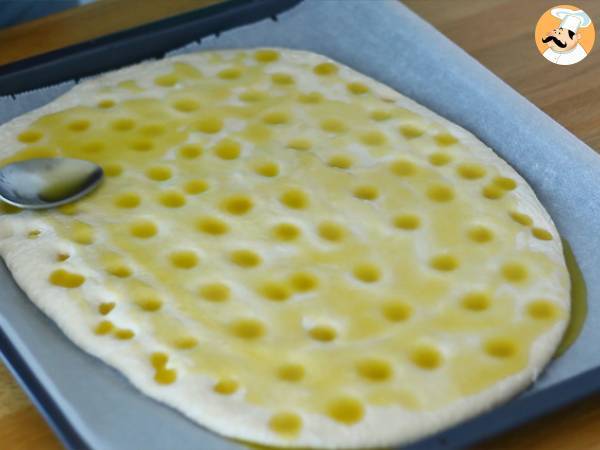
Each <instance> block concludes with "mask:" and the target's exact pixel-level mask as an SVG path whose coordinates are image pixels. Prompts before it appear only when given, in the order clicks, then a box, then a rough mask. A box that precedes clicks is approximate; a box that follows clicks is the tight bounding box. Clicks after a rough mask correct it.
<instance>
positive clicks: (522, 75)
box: [0, 0, 600, 450]
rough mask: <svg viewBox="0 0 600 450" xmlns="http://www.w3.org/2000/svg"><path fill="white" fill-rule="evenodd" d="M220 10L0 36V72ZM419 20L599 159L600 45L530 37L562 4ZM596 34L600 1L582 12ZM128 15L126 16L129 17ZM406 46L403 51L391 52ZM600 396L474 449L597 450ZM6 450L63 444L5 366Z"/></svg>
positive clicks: (148, 11)
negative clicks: (573, 51) (549, 50)
mask: <svg viewBox="0 0 600 450" xmlns="http://www.w3.org/2000/svg"><path fill="white" fill-rule="evenodd" d="M213 1H214V0H101V1H100V2H98V3H96V4H91V5H88V6H85V7H81V8H77V9H73V10H69V11H66V12H64V13H61V14H58V15H56V16H53V17H49V18H45V19H40V20H37V21H35V22H31V23H29V24H25V25H21V26H18V27H15V28H12V29H7V30H3V31H2V30H0V43H1V45H0V64H2V63H3V62H4V63H5V62H8V61H13V60H16V59H20V58H23V57H26V56H28V55H34V54H39V53H40V52H44V51H48V50H51V49H56V48H60V47H62V46H65V45H68V44H73V43H76V42H82V41H84V40H86V39H90V38H93V37H96V36H101V35H103V34H105V33H109V32H111V31H115V30H120V29H124V28H126V27H131V26H134V25H136V24H142V23H146V22H148V21H151V20H155V19H158V18H161V17H166V16H169V15H174V14H176V13H178V12H182V11H189V10H190V9H193V8H195V7H199V6H202V5H204V4H207V3H211V2H213ZM404 2H405V3H406V4H407V5H408V6H409V7H410V8H412V9H413V10H414V11H415V12H417V13H418V14H420V15H421V16H423V17H424V18H425V19H426V20H428V21H429V22H431V23H432V24H433V25H435V26H436V27H437V28H438V29H439V30H441V31H442V32H443V33H444V34H446V35H447V36H448V37H449V38H450V39H452V40H453V41H454V42H456V43H457V44H458V45H459V46H461V47H462V48H464V49H465V50H466V51H467V52H468V53H470V54H471V55H472V56H474V57H475V58H476V59H478V60H479V61H480V62H481V63H482V64H484V65H485V66H487V67H488V68H489V69H490V70H492V72H494V73H496V74H497V75H498V76H499V77H500V78H502V79H503V80H505V81H506V82H507V83H508V84H510V85H511V86H512V87H513V88H515V89H516V90H517V91H519V92H520V93H521V94H523V95H524V96H526V97H527V98H529V99H530V100H531V101H532V102H533V103H534V104H536V105H537V106H538V107H540V108H541V109H543V110H544V111H545V112H547V113H548V114H549V115H551V116H552V117H553V118H554V119H556V120H557V121H558V122H560V123H561V124H563V125H564V126H565V127H566V128H568V129H569V130H571V131H572V132H573V133H574V134H575V135H577V136H578V137H579V138H580V139H582V140H583V141H585V142H587V143H588V144H589V145H590V146H591V147H593V148H594V149H595V150H596V151H598V149H599V148H600V42H597V43H596V47H597V48H595V49H594V50H593V51H592V52H591V53H590V55H589V56H588V57H587V58H586V59H585V60H584V61H582V62H581V63H578V64H576V65H574V66H556V65H553V64H551V63H549V62H548V61H546V60H545V59H544V58H542V57H541V56H540V55H539V53H538V52H537V50H536V48H535V45H534V42H533V29H534V26H535V23H536V22H537V20H538V18H539V16H540V15H541V14H542V13H543V12H544V11H545V10H546V9H548V8H550V7H551V6H555V5H556V4H558V3H559V2H547V1H545V0H528V1H523V0H452V1H449V0H405V1H404ZM580 4H581V6H582V7H584V9H585V10H586V11H587V12H588V14H589V15H590V16H591V17H592V19H596V25H598V26H600V1H586V2H580ZM124 9H125V12H124ZM390 45H402V43H390ZM599 424H600V394H597V395H594V396H591V397H589V398H587V399H585V400H583V401H580V402H578V403H577V404H576V405H573V406H570V407H567V408H565V409H563V410H561V411H558V412H556V413H553V414H551V415H549V416H546V417H543V418H541V419H538V420H536V421H534V422H532V423H529V424H527V425H525V426H523V427H521V428H519V429H516V430H513V431H510V432H508V433H506V434H505V435H502V436H499V437H496V438H494V439H491V440H490V441H488V442H485V443H482V444H480V445H479V446H477V449H478V450H517V449H519V450H520V449H528V450H542V449H543V450H555V449H556V450H558V449H561V450H562V449H578V450H600V427H599V426H598V425H599ZM0 447H1V448H3V449H8V450H30V449H40V450H55V449H60V448H61V447H60V444H59V443H58V441H57V440H56V438H55V437H54V435H53V434H52V432H51V431H50V429H49V428H48V426H47V425H46V424H45V423H44V421H43V419H42V418H41V417H40V415H39V414H38V413H37V411H36V410H35V409H34V408H33V406H32V405H31V403H30V402H29V401H28V400H27V398H26V397H25V395H24V394H23V393H22V392H21V390H20V389H19V388H18V387H17V385H16V384H15V382H14V381H13V380H12V378H11V376H10V375H9V374H8V372H7V371H6V370H5V369H4V368H3V367H1V365H0Z"/></svg>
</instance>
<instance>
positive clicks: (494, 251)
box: [0, 49, 570, 448]
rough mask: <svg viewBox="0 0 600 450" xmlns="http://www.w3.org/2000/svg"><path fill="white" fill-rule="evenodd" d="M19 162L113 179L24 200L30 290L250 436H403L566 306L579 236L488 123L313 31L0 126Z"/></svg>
mask: <svg viewBox="0 0 600 450" xmlns="http://www.w3.org/2000/svg"><path fill="white" fill-rule="evenodd" d="M0 143H1V144H2V146H1V150H0V151H1V153H0V156H1V157H2V158H3V161H2V162H3V164H4V163H8V162H10V161H15V160H19V159H27V158H32V157H54V156H67V157H77V158H83V159H88V160H91V161H94V162H97V163H98V164H100V165H102V167H103V168H104V170H105V174H106V180H105V182H104V183H103V184H102V186H101V187H100V188H99V189H98V190H97V191H96V192H94V193H93V194H92V195H90V196H88V197H86V198H84V199H82V200H80V201H79V202H77V203H76V204H73V205H68V206H66V207H63V208H60V209H59V210H54V211H47V212H29V211H18V210H14V209H12V208H9V207H6V206H4V207H3V214H2V215H1V216H0V230H1V233H0V236H2V239H1V240H0V251H1V253H2V256H3V258H4V259H5V261H6V263H7V265H8V267H9V268H10V270H11V272H12V274H13V276H14V277H15V279H16V281H17V282H18V283H19V285H20V286H21V287H22V288H23V289H24V291H25V292H26V293H27V294H28V295H29V297H30V298H31V299H32V300H33V301H34V302H35V303H36V305H38V306H39V307H40V308H41V309H42V310H43V311H44V312H45V313H46V314H47V315H49V316H50V317H51V318H52V319H53V320H55V321H56V323H57V324H58V325H59V326H60V327H61V329H62V330H63V331H64V332H65V333H66V334H67V335H68V336H69V337H70V338H71V339H72V340H73V341H74V342H75V343H76V344H78V345H79V346H80V347H82V348H83V349H84V350H86V351H87V352H89V353H91V354H93V355H95V356H97V357H99V358H101V359H102V360H104V361H105V362H107V363H108V364H110V365H112V366H114V367H116V368H118V369H119V370H120V371H121V372H122V373H123V374H125V375H126V376H127V377H128V378H129V380H130V381H131V382H132V383H133V384H134V385H135V386H136V387H137V388H138V389H139V390H140V391H142V392H144V393H145V394H147V395H149V396H151V397H153V398H155V399H157V400H159V401H162V402H164V403H166V404H168V405H170V406H172V407H174V408H176V409H178V410H179V411H181V412H182V413H183V414H185V415H186V416H188V417H190V418H191V419H193V420H195V421H197V422H198V423H199V424H202V425H205V426H207V427H208V428H210V429H212V430H214V431H216V432H218V433H220V434H222V435H225V436H229V437H234V438H239V439H245V440H250V441H255V442H260V443H264V444H273V445H278V446H296V447H298V446H314V447H329V448H332V447H346V448H350V447H368V446H382V445H390V444H403V443H407V442H410V441H413V440H415V439H417V438H419V437H422V436H424V435H427V434H430V433H433V432H434V431H436V430H439V429H441V428H444V427H446V426H449V425H451V424H454V423H456V422H458V421H460V420H463V419H465V418H468V417H470V416H473V415H475V414H477V413H479V412H481V411H483V410H485V409H488V408H490V407H492V406H493V405H495V404H497V403H498V402H500V401H502V400H505V399H507V398H508V397H510V396H512V395H514V394H515V393H516V392H517V391H519V390H521V389H523V388H524V387H525V386H527V385H528V384H529V383H531V382H532V381H533V380H534V379H535V378H536V377H537V375H538V374H539V372H540V371H541V370H542V369H543V367H544V365H545V364H546V363H547V362H548V360H549V359H550V357H551V355H552V353H553V351H554V349H555V348H556V346H557V343H558V341H559V340H560V338H561V335H562V333H563V331H564V328H565V325H566V323H567V321H568V317H569V289H570V282H569V277H568V274H567V270H566V267H565V263H564V259H563V255H562V248H561V242H560V238H559V235H558V233H557V231H556V228H555V227H554V225H553V223H552V221H551V219H550V217H549V216H548V214H547V213H546V211H545V210H544V208H543V207H542V206H541V205H540V203H539V202H538V200H537V199H536V197H535V194H534V193H533V191H532V190H531V189H530V187H529V186H528V185H527V183H526V182H525V181H524V180H523V179H522V178H521V177H520V176H519V175H518V174H517V173H516V172H515V171H514V170H513V169H512V168H511V167H509V166H508V165H507V164H506V163H505V162H504V161H502V160H501V159H500V158H499V157H497V156H496V155H495V154H494V153H493V152H492V151H491V150H490V149H489V148H487V147H486V146H485V145H484V144H482V143H481V142H480V141H479V140H478V139H477V138H475V137H474V136H473V135H472V134H470V133H468V132H467V131H465V130H464V129H462V128H460V127H458V126H456V125H454V124H452V123H450V122H448V121H447V120H444V119H443V118H441V117H439V116H437V115H435V114H434V113H432V112H430V111H429V110H427V109H425V108H424V107H422V106H420V105H418V104H416V103H415V102H413V101H411V100H410V99H408V98H406V97H404V96H402V95H400V94H399V93H397V92H395V91H393V90H392V89H390V88H388V87H386V86H383V85H382V84H379V83H378V82H376V81H374V80H372V79H370V78H368V77H366V76H364V75H361V74H359V73H357V72H355V71H353V70H351V69H350V68H348V67H345V66H343V65H342V64H339V63H337V62H335V61H332V60H329V59H328V58H326V57H324V56H321V55H317V54H314V53H309V52H303V51H295V50H287V49H253V50H232V51H214V52H201V53H194V54H189V55H185V56H177V57H173V58H167V59H164V60H161V61H157V62H150V63H144V64H140V65H137V66H132V67H129V68H126V69H123V70H119V71H116V72H111V73H108V74H106V75H103V76H100V77H98V78H95V79H93V80H88V81H85V82H83V83H81V84H79V85H78V86H76V87H75V88H73V89H72V90H71V91H70V92H68V93H67V94H65V95H64V96H62V97H60V98H59V99H57V100H55V101H53V102H51V103H50V104H48V105H46V106H45V107H43V108H41V109H38V110H36V111H33V112H31V113H28V114H26V115H24V116H21V117H19V118H17V119H15V120H13V121H11V122H9V123H7V124H5V125H3V126H2V127H0Z"/></svg>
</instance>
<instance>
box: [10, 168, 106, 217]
mask: <svg viewBox="0 0 600 450" xmlns="http://www.w3.org/2000/svg"><path fill="white" fill-rule="evenodd" d="M103 176H104V172H103V171H102V168H101V167H100V166H98V165H97V164H94V163H92V162H89V161H84V160H81V159H72V158H36V159H28V160H26V161H19V162H16V163H12V164H8V165H6V166H4V167H2V168H0V200H2V201H4V202H6V203H8V204H10V205H13V206H17V207H19V208H23V209H47V208H54V207H56V206H60V205H64V204H66V203H70V202H73V201H75V200H77V199H79V198H81V197H83V196H84V195H86V194H88V193H90V192H91V191H92V190H93V189H95V188H96V187H97V186H98V185H99V183H100V181H102V178H103Z"/></svg>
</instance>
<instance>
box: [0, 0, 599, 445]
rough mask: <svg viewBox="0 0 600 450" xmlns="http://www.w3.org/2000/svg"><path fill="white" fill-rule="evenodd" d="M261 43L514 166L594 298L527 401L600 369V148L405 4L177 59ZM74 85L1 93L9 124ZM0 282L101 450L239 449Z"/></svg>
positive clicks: (19, 333)
mask: <svg viewBox="0 0 600 450" xmlns="http://www.w3.org/2000/svg"><path fill="white" fill-rule="evenodd" d="M407 42H410V43H411V45H404V44H405V43H407ZM254 46H281V47H290V48H297V49H306V50H312V51H315V52H319V53H322V54H325V55H327V56H330V57H332V58H334V59H337V60H338V61H340V62H342V63H344V64H347V65H349V66H350V67H353V68H355V69H356V70H358V71H360V72H363V73H365V74H367V75H370V76H371V77H373V78H375V79H377V80H379V81H381V82H383V83H385V84H388V85H390V86H392V87H394V88H395V89H397V90H398V91H400V92H402V93H404V94H406V95H408V96H410V97H412V98H413V99H415V100H417V101H418V102H420V103H422V104H424V105H425V106H427V107H428V108H430V109H432V110H433V111H435V112H437V113H439V114H441V115H443V116H445V117H447V118H449V119H450V120H452V121H454V122H456V123H458V124H459V125H461V126H463V127H465V128H467V129H468V130H470V131H472V132H473V133H474V134H476V135H477V136H478V137H479V138H480V139H481V140H483V141H484V142H485V143H486V144H488V145H489V146H490V147H492V148H493V149H495V150H496V152H497V153H498V154H499V155H501V156H502V157H503V158H504V159H506V160H507V161H508V162H509V163H510V164H511V165H512V166H513V167H515V168H516V169H517V170H518V171H519V172H520V173H521V175H523V176H524V177H525V178H526V179H527V181H528V182H529V183H530V184H531V186H532V187H533V188H534V190H535V191H536V193H537V194H538V196H539V198H540V200H541V201H542V203H543V204H544V205H545V207H546V208H547V209H548V211H549V212H550V214H551V216H552V218H553V219H554V221H555V222H556V224H557V226H558V228H559V231H560V233H561V234H562V236H563V237H564V238H566V239H567V240H568V241H569V243H570V244H571V246H572V248H573V251H574V253H575V255H576V258H577V260H578V262H579V264H580V267H581V269H582V271H583V274H584V278H585V280H586V283H587V287H588V299H589V314H588V318H587V321H586V323H585V327H584V329H583V332H582V334H581V336H580V338H579V339H578V341H577V342H576V343H575V345H574V346H573V347H571V348H570V349H569V350H568V351H567V352H566V353H565V354H564V355H563V356H562V357H560V358H559V359H557V360H555V361H554V362H553V363H552V364H551V365H550V366H549V367H548V369H547V370H546V371H545V372H544V374H543V375H542V377H541V378H540V379H539V380H538V382H537V383H536V384H535V385H534V386H533V387H532V388H531V389H530V390H529V391H527V393H525V394H523V395H525V396H527V395H531V394H533V393H537V392H542V391H544V390H546V389H548V388H550V387H552V386H555V385H557V384H558V383H561V382H563V381H565V380H567V379H569V378H571V377H574V376H576V375H578V374H582V373H584V372H586V371H588V370H590V369H593V368H597V367H599V366H600V270H599V267H600V251H599V250H600V238H599V237H598V235H599V233H600V194H599V187H600V157H599V156H598V155H597V154H596V153H595V152H594V151H593V150H592V149H590V148H589V147H587V146H586V145H585V144H584V143H582V142H581V141H580V140H578V139H577V138H576V137H575V136H573V135H572V134H571V133H569V132H568V131H567V130H565V129H564V128H563V127H561V126H560V125H559V124H557V123H556V122H555V121H553V120H552V119H551V118H550V117H548V116H547V115H546V114H544V113H543V112H541V111H540V110H539V109H538V108H536V107H535V106H534V105H532V104H531V103H529V102H528V101H527V100H525V99H524V98H523V97H522V96H520V95H519V94H518V93H517V92H515V91H514V90H512V89H511V88H510V87H509V86H507V85H506V84H505V83H503V82H502V81H501V80H500V79H498V78H497V77H495V76H494V75H493V74H492V73H490V72H489V71H488V70H487V69H485V68H484V67H483V66H481V65H480V64H479V63H478V62H476V61H475V60H474V59H472V58H471V57H470V56H468V55H467V54H466V53H465V52H464V51H462V50H461V49H460V48H458V47H457V46H456V45H454V44H453V43H452V42H450V41H449V40H448V39H446V38H445V37H444V36H443V35H441V34H440V33H439V32H437V31H436V30H435V29H434V28H433V27H431V26H430V25H429V24H427V23H426V22H424V21H423V20H421V19H420V18H418V17H417V16H416V15H415V14H414V13H412V12H411V11H410V10H408V9H407V8H406V7H404V6H403V5H401V4H400V3H398V2H397V1H395V0H348V1H334V0H305V2H303V3H302V4H300V5H299V6H297V7H295V8H293V9H292V10H290V11H288V12H286V13H284V14H282V15H280V16H279V17H278V19H277V21H274V20H270V19H269V20H264V21H262V22H259V23H256V24H252V25H247V26H243V27H240V28H237V29H235V30H230V31H227V32H224V33H223V34H221V35H220V36H219V37H215V36H213V37H209V38H206V39H204V40H203V41H202V42H201V44H200V45H199V44H197V43H192V44H190V45H188V46H186V47H184V48H183V49H179V50H177V51H175V52H173V53H181V52H189V51H195V50H201V49H218V48H235V47H254ZM72 85H73V83H72V82H70V83H63V84H61V85H58V86H54V87H51V88H47V89H42V90H39V91H34V92H29V93H25V94H22V95H18V96H16V97H15V98H13V97H4V98H0V123H2V122H4V121H6V120H8V119H10V118H11V117H14V116H17V115H19V114H22V113H24V112H26V111H29V110H31V109H33V108H35V107H38V106H40V105H43V104H44V103H46V102H48V101H50V100H52V99H53V98H55V97H56V96H58V95H60V94H61V93H63V92H65V91H66V90H68V89H69V88H70V87H71V86H72ZM0 282H1V283H2V293H0V327H1V328H2V330H4V332H5V333H6V334H7V335H9V337H10V338H11V340H12V342H13V343H14V344H15V345H16V346H17V347H18V349H19V351H20V352H21V353H22V355H24V357H25V358H26V360H27V361H28V362H29V363H30V364H31V365H33V366H34V368H35V370H36V374H37V376H38V378H39V379H40V380H41V381H42V382H43V383H44V385H45V386H46V388H47V389H48V392H49V393H50V394H51V396H52V397H53V398H54V399H55V400H56V401H57V402H58V403H59V406H60V407H61V408H62V409H63V411H65V413H66V415H67V417H68V418H69V420H70V421H71V422H72V423H73V424H74V425H75V427H76V429H77V430H78V431H79V433H80V434H81V435H82V437H83V438H84V439H85V440H86V441H87V442H88V443H89V444H90V446H91V447H93V448H99V449H103V448H111V449H132V448H144V449H148V450H150V449H166V448H177V449H180V450H184V449H188V448H189V449H192V448H195V449H198V448H202V449H206V450H209V449H219V450H222V449H232V448H238V444H234V443H232V442H230V441H225V440H222V439H220V438H219V437H217V436H215V435H213V434H212V433H209V432H207V431H205V430H204V429H202V428H200V427H197V426H195V425H193V424H192V423H191V422H189V421H187V420H186V419H185V418H183V416H181V415H179V414H178V413H175V412H174V411H171V410H170V409H169V408H167V407H164V406H162V405H159V404H158V403H156V402H154V401H153V400H150V399H148V398H145V397H143V396H142V395H141V394H138V393H137V391H136V390H135V389H133V388H132V387H130V386H129V385H128V383H127V382H125V381H124V379H123V378H122V377H121V376H120V375H118V374H117V373H116V372H115V371H113V370H112V369H110V368H108V367H106V366H104V365H103V364H101V363H100V362H98V361H97V360H95V359H94V358H92V357H90V356H88V355H85V354H83V352H81V351H79V350H78V349H77V348H75V346H74V345H72V344H71V343H70V342H69V341H67V340H66V338H64V337H63V336H62V334H61V333H60V332H59V331H58V330H57V329H56V327H54V325H53V324H51V323H50V322H49V320H47V319H46V318H45V317H43V316H42V315H41V313H39V312H38V311H37V309H36V308H35V307H33V305H32V304H31V303H30V302H28V301H27V300H26V298H25V297H24V295H23V294H22V293H21V292H20V291H18V289H17V288H16V287H15V286H14V284H13V283H12V281H11V279H10V275H9V274H8V273H7V271H6V269H5V268H4V267H2V268H1V270H0ZM42 343H43V344H42ZM540 409H541V407H540ZM484 428H485V427H484ZM490 430H492V431H497V428H496V429H495V428H494V427H493V426H490ZM490 432H491V431H490ZM462 434H468V433H466V431H465V433H462ZM462 434H461V433H460V429H459V430H458V432H455V433H454V435H453V439H452V441H451V442H449V441H448V440H446V439H444V438H440V439H437V440H435V441H432V440H430V441H428V443H427V448H434V447H435V448H442V447H443V448H450V447H454V446H457V445H465V444H467V443H469V442H470V440H471V439H474V438H475V437H481V436H475V437H472V438H470V437H469V436H463V435H462ZM479 434H480V435H483V434H485V432H483V431H482V432H481V433H479ZM457 436H458V437H457ZM423 445H425V444H422V445H421V446H415V447H414V448H417V447H419V448H425V447H424V446H423Z"/></svg>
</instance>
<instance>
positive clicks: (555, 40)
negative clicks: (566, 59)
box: [542, 36, 567, 48]
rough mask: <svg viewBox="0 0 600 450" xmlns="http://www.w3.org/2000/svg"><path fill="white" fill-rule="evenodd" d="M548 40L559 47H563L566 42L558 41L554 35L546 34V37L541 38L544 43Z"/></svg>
mask: <svg viewBox="0 0 600 450" xmlns="http://www.w3.org/2000/svg"><path fill="white" fill-rule="evenodd" d="M550 41H554V43H555V44H556V45H558V46H559V47H560V48H565V47H566V46H567V43H566V42H560V41H559V40H558V38H557V37H556V36H548V37H545V38H542V42H543V43H544V44H545V43H546V42H550Z"/></svg>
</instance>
